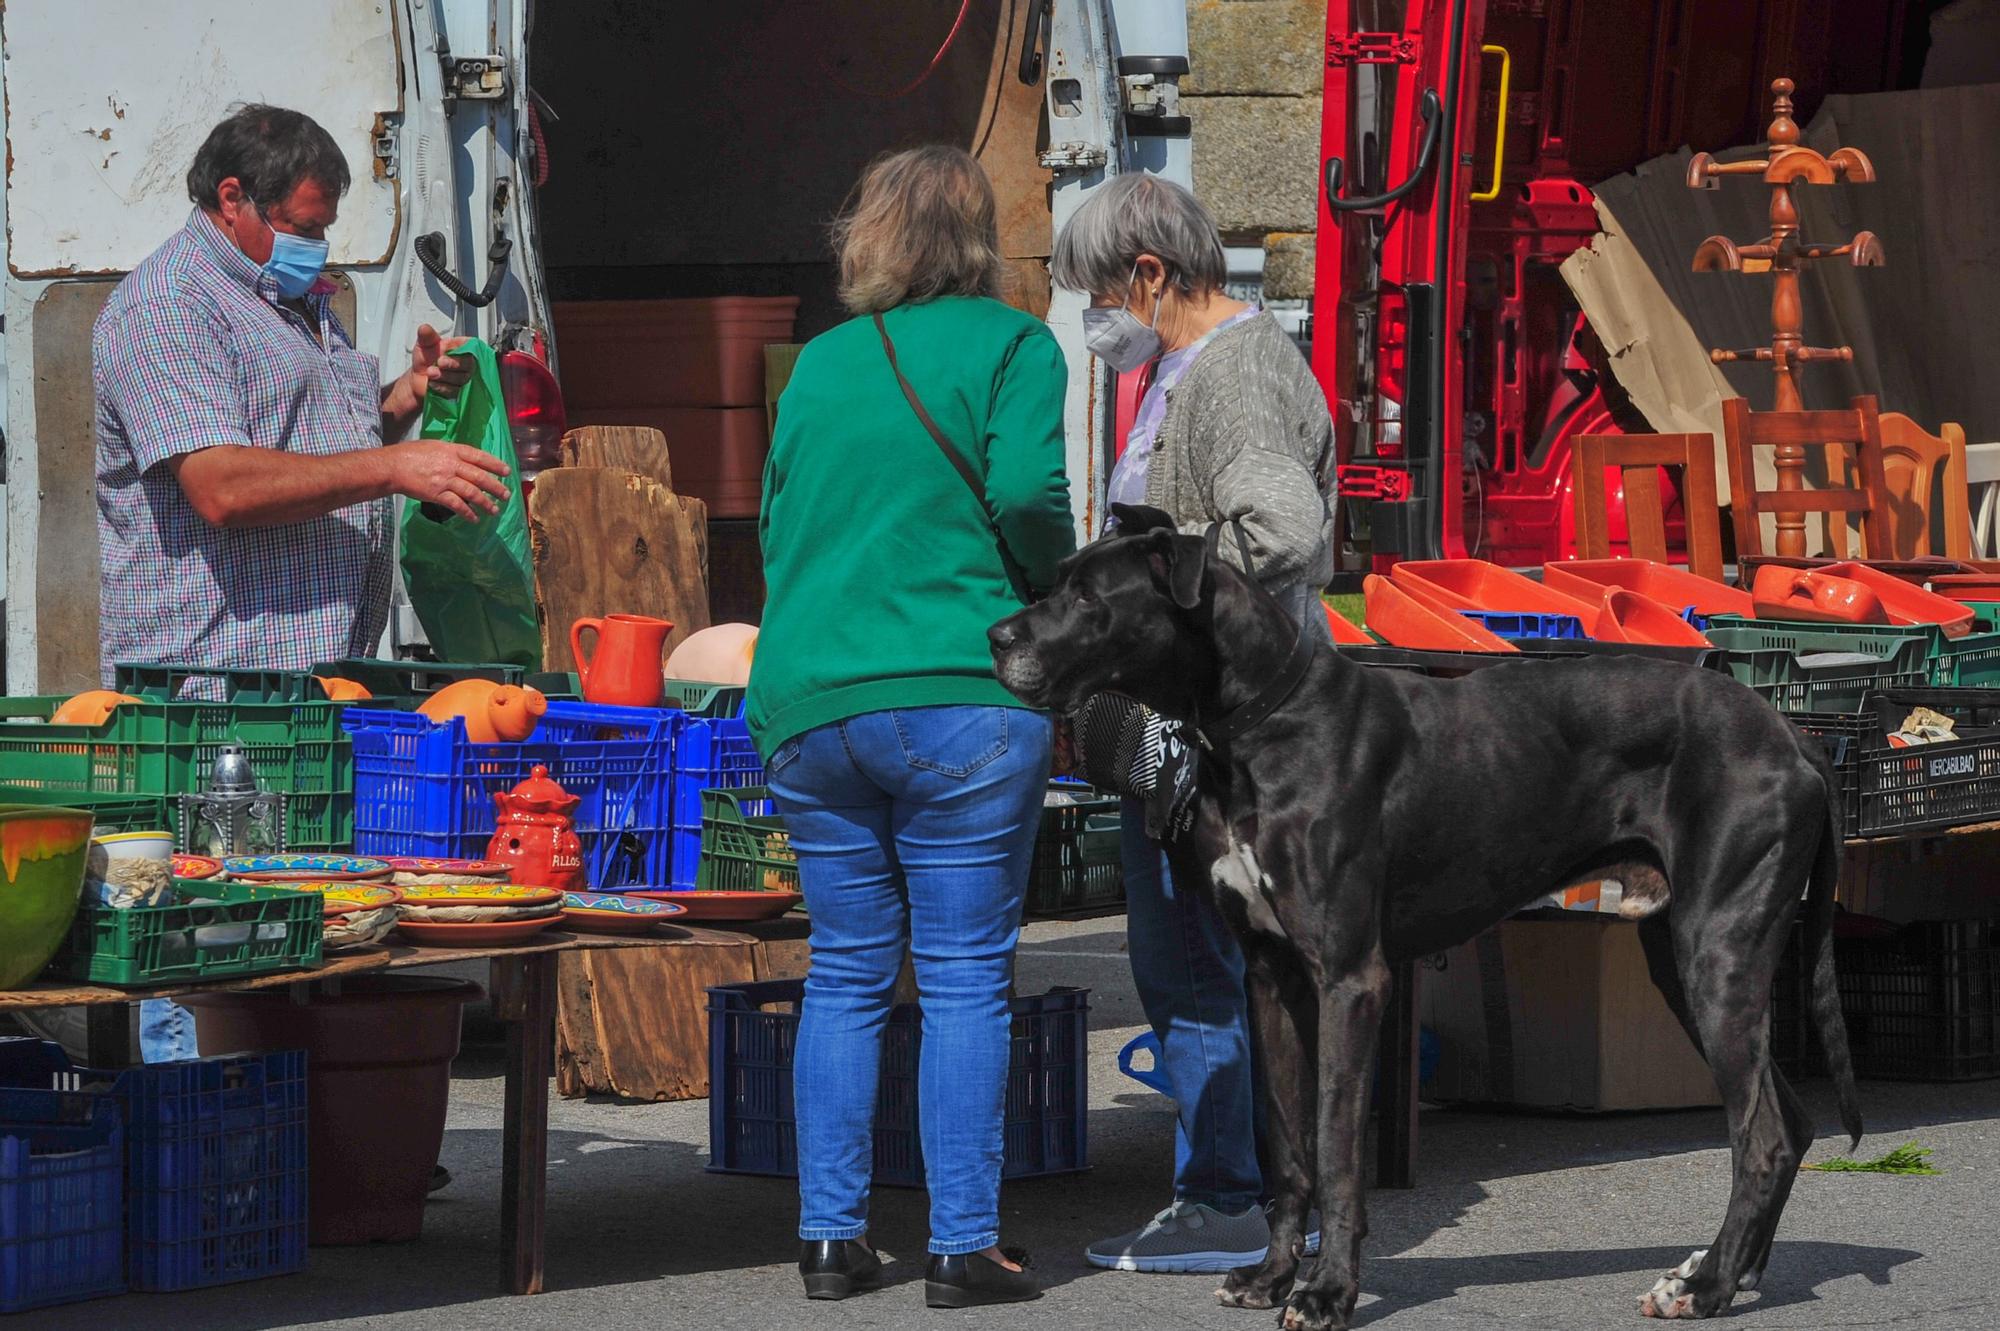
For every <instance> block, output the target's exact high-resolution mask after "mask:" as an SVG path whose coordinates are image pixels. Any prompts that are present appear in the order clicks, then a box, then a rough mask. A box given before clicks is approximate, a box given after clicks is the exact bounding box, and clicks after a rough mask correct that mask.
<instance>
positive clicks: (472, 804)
mask: <svg viewBox="0 0 2000 1331" xmlns="http://www.w3.org/2000/svg"><path fill="white" fill-rule="evenodd" d="M687 722H688V718H687V717H686V716H685V715H684V714H683V713H681V712H677V711H674V710H672V709H668V708H651V707H606V706H602V705H600V704H596V703H580V702H551V703H550V704H549V709H548V712H547V713H546V714H545V715H544V716H543V717H542V721H541V724H540V725H539V726H537V727H536V729H535V733H534V734H533V735H532V736H530V737H529V738H528V739H526V740H524V741H522V742H520V743H518V744H506V743H501V744H474V743H472V742H471V741H470V740H468V739H467V738H466V736H465V723H464V722H463V721H462V720H459V719H457V718H453V719H452V720H450V721H448V722H443V723H439V722H435V721H432V720H430V719H429V718H428V717H425V716H422V715H419V714H417V713H414V712H385V711H369V710H364V709H360V708H349V709H348V710H347V711H346V712H345V713H344V714H343V715H342V717H341V724H342V725H343V726H345V727H346V729H347V731H348V733H349V734H350V735H352V736H353V739H354V797H355V798H354V802H355V825H354V845H355V849H356V851H358V852H359V853H360V854H363V855H432V856H440V857H444V858H467V859H482V858H484V857H485V854H486V845H487V842H488V841H490V840H491V839H492V836H493V828H494V817H495V812H496V810H495V807H494V804H493V796H494V795H495V794H496V793H499V792H502V791H507V790H512V789H513V788H514V787H515V786H517V785H519V784H520V783H521V782H523V781H525V780H527V779H528V774H529V771H530V769H532V768H534V767H535V766H536V765H538V764H539V765H541V766H544V767H547V768H548V769H549V776H550V777H551V778H552V779H554V780H555V782H556V783H557V784H558V785H560V786H561V787H562V788H563V789H564V790H566V791H568V792H569V793H570V794H572V795H576V796H578V797H580V798H581V799H582V801H583V802H582V803H581V804H580V805H578V806H577V810H576V815H575V816H576V831H577V836H578V838H579V839H580V840H581V841H582V842H583V854H584V871H585V874H586V876H587V879H588V881H589V883H590V886H591V887H593V888H595V889H597V890H599V891H616V890H619V889H621V888H657V887H660V886H662V885H664V884H667V883H670V882H672V881H673V877H672V873H671V870H670V865H671V860H672V854H673V844H672V842H673V838H672V837H671V836H670V835H669V833H670V831H671V825H670V824H669V821H668V811H669V810H668V794H669V790H670V785H671V780H670V778H671V775H672V772H673V756H674V739H675V733H676V731H677V730H678V729H679V728H680V727H681V726H682V725H683V724H684V723H687ZM736 724H738V725H741V724H742V723H741V722H737V723H736ZM744 735H745V741H746V743H747V740H748V731H747V730H746V731H745V732H744ZM723 784H726V783H723ZM700 803H701V800H700V796H699V794H697V795H696V796H695V812H694V818H693V826H694V828H695V837H696V840H697V842H699V840H700V836H701V809H700ZM692 875H693V870H692V868H690V870H689V877H690V881H692Z"/></svg>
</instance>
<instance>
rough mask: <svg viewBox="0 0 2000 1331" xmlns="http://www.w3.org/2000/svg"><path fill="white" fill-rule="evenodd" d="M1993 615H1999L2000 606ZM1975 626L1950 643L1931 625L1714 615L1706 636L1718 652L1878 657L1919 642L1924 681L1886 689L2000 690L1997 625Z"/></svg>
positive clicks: (1978, 621)
mask: <svg viewBox="0 0 2000 1331" xmlns="http://www.w3.org/2000/svg"><path fill="white" fill-rule="evenodd" d="M1993 609H1995V610H1996V611H2000V606H1996V607H1993ZM1974 623H1975V627H1974V631H1973V632H1971V633H1969V634H1967V635H1965V636H1964V637H1962V638H1950V637H1946V636H1945V633H1944V630H1943V629H1941V628H1939V627H1938V626H1937V625H1935V624H1805V623H1797V622H1792V621H1787V620H1759V619H1745V618H1742V617H1740V616H1737V615H1717V616H1716V617H1715V618H1714V619H1713V620H1711V621H1710V630H1709V635H1708V636H1709V639H1710V641H1712V642H1714V643H1715V645H1716V646H1718V647H1725V648H1729V649H1732V650H1734V649H1737V648H1752V649H1782V650H1785V651H1789V652H1797V653H1815V652H1860V653H1864V654H1866V655H1869V656H1882V657H1886V656H1890V655H1892V654H1894V653H1896V652H1898V651H1901V650H1902V644H1903V643H1904V642H1905V641H1906V640H1907V639H1910V638H1920V639H1922V640H1923V643H1924V659H1925V663H1926V666H1927V667H1928V668H1927V670H1926V674H1925V678H1924V679H1922V680H1915V681H1912V680H1903V679H1896V680H1891V681H1889V682H1888V683H1887V685H1886V687H1892V688H1900V687H1903V686H1904V685H1906V684H1917V683H1920V684H1929V685H1935V686H1937V687H1940V688H1991V687H2000V625H1996V623H1994V622H1993V621H1992V620H1990V619H1988V618H1986V617H1984V616H1981V617H1979V618H1977V619H1975V622H1974ZM1786 710H1787V711H1790V710H1793V709H1791V708H1787V709H1786Z"/></svg>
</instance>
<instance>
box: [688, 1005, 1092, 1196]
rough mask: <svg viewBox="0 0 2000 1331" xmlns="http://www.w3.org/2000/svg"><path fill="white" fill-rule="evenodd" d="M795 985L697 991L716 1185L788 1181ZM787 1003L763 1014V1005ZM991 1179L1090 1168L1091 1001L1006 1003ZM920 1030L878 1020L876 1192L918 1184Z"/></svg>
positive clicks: (905, 1021) (792, 1150) (793, 1167)
mask: <svg viewBox="0 0 2000 1331" xmlns="http://www.w3.org/2000/svg"><path fill="white" fill-rule="evenodd" d="M804 997H805V981H804V980H766V981H763V982H760V983H753V984H722V985H716V986H715V987H713V988H711V989H710V990H709V991H708V1077H709V1089H708V1149H709V1158H708V1167H709V1169H710V1171H711V1172H714V1173H718V1174H769V1175H776V1176H778V1177H782V1178H796V1177H798V1172H799V1151H798V1141H797V1136H796V1131H795V1126H796V1117H795V1113H794V1110H793V1102H792V1054H793V1051H794V1049H795V1048H796V1046H797V1044H798V1036H799V1016H798V1012H797V1011H796V1008H797V1005H798V1003H799V1002H800V1001H801V1000H802V999H803V998H804ZM776 1004H790V1005H792V1008H793V1010H791V1011H779V1012H771V1011H765V1010H764V1009H765V1008H766V1007H767V1006H771V1005H776ZM1013 1011H1014V1027H1013V1049H1012V1053H1011V1056H1010V1061H1009V1064H1008V1069H1007V1098H1006V1109H1005V1115H1006V1127H1005V1134H1006V1137H1005V1139H1006V1152H1005V1155H1004V1157H1003V1159H1002V1164H1001V1167H1000V1176H1001V1177H1002V1178H1010V1179H1014V1178H1037V1177H1040V1176H1042V1175H1045V1174H1069V1173H1076V1172H1079V1171H1081V1170H1085V1169H1088V1168H1089V1167H1090V1139H1089V1128H1088V1118H1087V1115H1088V1111H1089V1108H1090V1082H1089V1078H1090V1069H1089V1058H1088V1053H1089V1050H1088V1046H1089V1024H1090V991H1089V990H1088V989H1065V988H1057V989H1051V990H1049V991H1048V992H1047V993H1045V994H1039V995H1036V996H1034V997H1025V998H1016V999H1015V1000H1014V1003H1013ZM922 1044H923V1025H922V1019H921V1016H920V1015H919V1013H918V1010H917V1006H916V1004H914V1003H903V1004H899V1005H897V1006H896V1007H895V1008H894V1009H893V1010H891V1012H890V1014H889V1028H888V1030H887V1032H885V1034H884V1037H883V1041H882V1075H881V1080H880V1082H879V1083H878V1089H877V1092H876V1097H875V1175H874V1177H875V1182H876V1183H878V1184H884V1185H888V1186H891V1187H899V1188H920V1187H922V1186H923V1184H924V1153H923V1146H922V1143H921V1140H920V1138H919V1136H918V1132H917V1057H918V1052H919V1050H920V1049H921V1047H922Z"/></svg>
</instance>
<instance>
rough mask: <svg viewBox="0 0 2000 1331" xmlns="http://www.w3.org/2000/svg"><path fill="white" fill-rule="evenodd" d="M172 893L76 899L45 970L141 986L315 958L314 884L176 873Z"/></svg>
mask: <svg viewBox="0 0 2000 1331" xmlns="http://www.w3.org/2000/svg"><path fill="white" fill-rule="evenodd" d="M174 895H175V897H176V901H175V903H174V904H173V905H171V906H142V907H138V908H136V909H133V910H110V909H106V908H104V907H100V906H89V905H86V906H82V907H79V908H78V909H77V912H76V920H75V922H74V923H73V924H71V925H70V931H69V945H68V947H66V948H65V949H64V950H63V951H62V952H61V953H60V954H58V955H57V957H56V959H55V961H54V962H52V963H51V964H50V967H49V970H50V974H52V975H60V976H64V977H67V978H69V979H72V980H81V981H86V982H88V983H91V984H110V985H119V986H124V987H147V986H152V985H168V984H187V983H192V982H195V981H199V980H221V979H230V978H237V977H241V976H245V975H264V974H268V973H272V972H276V971H290V970H301V969H303V968H305V967H308V966H317V965H318V964H319V960H320V938H321V935H322V932H323V928H324V926H323V924H322V921H321V917H322V914H323V908H324V904H325V903H324V898H322V897H321V896H320V895H319V894H318V893H317V892H272V891H270V890H269V889H265V890H262V891H260V890H258V889H256V888H254V887H252V886H250V885H249V884H243V883H213V882H210V883H193V882H187V881H184V880H180V879H176V880H175V882H174ZM197 902H202V903H207V904H200V905H197V904H195V903H197Z"/></svg>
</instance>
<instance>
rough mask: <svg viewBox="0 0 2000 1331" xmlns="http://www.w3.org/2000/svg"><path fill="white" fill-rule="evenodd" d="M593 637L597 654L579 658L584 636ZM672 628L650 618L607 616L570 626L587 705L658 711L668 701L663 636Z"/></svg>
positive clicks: (668, 624) (665, 640)
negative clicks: (644, 708) (650, 708)
mask: <svg viewBox="0 0 2000 1331" xmlns="http://www.w3.org/2000/svg"><path fill="white" fill-rule="evenodd" d="M585 629H590V630H591V631H592V632H594V633H596V634H597V649H596V650H595V651H594V652H593V653H592V654H591V655H590V656H588V657H586V656H585V655H584V654H583V631H584V630H585ZM673 631H674V626H673V624H672V623H671V622H670V621H668V620H664V619H654V618H653V617H652V616H650V615H606V616H604V618H602V619H591V618H584V619H579V620H577V621H576V623H574V624H572V625H570V626H569V645H570V650H571V651H572V652H573V653H575V655H576V673H577V676H578V677H579V678H580V679H581V680H582V682H583V697H584V701H585V702H601V703H608V704H610V705H611V706H613V707H658V706H659V705H660V701H661V699H662V698H664V697H665V696H666V688H667V686H666V667H665V663H664V661H663V659H662V658H663V657H664V656H665V653H666V646H667V635H668V634H669V633H672V632H673Z"/></svg>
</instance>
